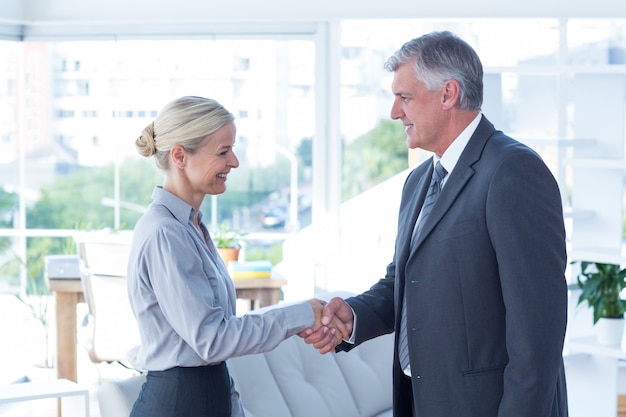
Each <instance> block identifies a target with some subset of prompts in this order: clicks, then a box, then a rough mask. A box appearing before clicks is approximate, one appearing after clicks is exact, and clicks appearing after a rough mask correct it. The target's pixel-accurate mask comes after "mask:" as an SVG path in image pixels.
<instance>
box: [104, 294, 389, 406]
mask: <svg viewBox="0 0 626 417" xmlns="http://www.w3.org/2000/svg"><path fill="white" fill-rule="evenodd" d="M324 298H325V297H324ZM392 360H393V335H385V336H382V337H379V338H376V339H373V340H370V341H368V342H366V343H364V344H362V345H361V346H358V347H357V348H355V349H353V350H352V351H350V352H349V353H346V352H340V353H329V354H326V355H321V354H320V353H319V352H318V351H317V350H315V349H314V348H313V347H312V346H310V345H307V344H306V343H304V341H303V340H302V339H301V338H300V337H298V336H294V337H291V338H289V339H287V340H285V341H284V342H283V343H281V344H280V345H279V346H278V347H277V348H276V349H275V350H273V351H271V352H267V353H263V354H257V355H249V356H243V357H240V358H234V359H231V360H229V361H228V367H229V370H230V374H231V376H232V377H233V379H234V380H235V383H236V385H237V389H238V390H239V392H240V394H241V400H242V402H243V405H244V408H245V410H246V416H247V417H319V416H326V417H387V416H391V415H392V412H391V409H392V381H391V372H392ZM143 381H144V377H143V376H142V375H138V376H134V377H131V378H128V379H122V380H107V381H104V382H103V383H102V385H101V386H100V388H99V391H98V402H99V407H100V413H101V417H124V416H128V415H129V414H130V410H131V407H132V405H133V403H134V401H135V399H136V398H137V395H138V394H139V390H140V388H141V384H142V383H143Z"/></svg>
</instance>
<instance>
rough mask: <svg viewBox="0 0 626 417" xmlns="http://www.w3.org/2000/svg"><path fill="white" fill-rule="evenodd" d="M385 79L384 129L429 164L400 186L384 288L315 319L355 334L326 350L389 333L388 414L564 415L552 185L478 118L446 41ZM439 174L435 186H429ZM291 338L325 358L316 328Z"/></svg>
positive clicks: (461, 60)
mask: <svg viewBox="0 0 626 417" xmlns="http://www.w3.org/2000/svg"><path fill="white" fill-rule="evenodd" d="M386 68H387V69H389V70H390V71H393V72H394V79H393V83H392V91H393V94H394V96H395V99H394V103H393V107H392V109H391V117H392V119H394V120H400V121H402V123H403V124H404V126H405V127H406V136H407V143H408V146H409V148H421V149H424V150H426V151H431V152H433V154H434V155H433V157H432V158H430V159H429V160H427V161H425V162H424V163H422V164H421V165H419V166H418V167H417V168H415V169H414V170H413V171H412V172H411V174H410V175H409V176H408V178H407V180H406V183H405V186H404V189H403V191H402V201H401V204H400V212H399V217H398V232H397V237H396V246H395V255H394V258H393V261H392V262H391V263H390V264H389V265H388V267H387V273H386V275H385V277H384V278H382V279H381V280H380V281H379V282H378V283H377V284H375V285H374V286H373V287H372V288H371V289H370V290H368V291H366V292H365V293H363V294H361V295H358V296H356V297H352V298H348V299H347V300H345V301H344V300H342V299H340V298H335V299H332V300H331V301H330V302H329V303H328V304H327V305H326V307H325V308H324V319H323V320H326V321H329V320H330V319H331V318H333V317H338V318H339V319H341V320H342V321H343V322H344V323H346V325H347V326H348V327H349V328H351V329H352V326H354V327H353V332H352V335H351V339H350V340H349V341H347V342H343V343H342V344H340V345H339V346H338V347H337V350H345V351H348V350H350V349H351V348H352V347H354V346H356V345H358V344H360V343H363V342H364V341H366V340H368V339H371V338H374V337H376V336H379V335H382V334H386V333H390V332H392V331H394V330H397V331H396V337H395V346H396V349H395V355H394V369H393V381H394V399H393V407H394V416H396V417H407V416H419V417H457V416H458V417H496V416H498V417H505V416H506V417H514V416H519V417H531V416H532V417H535V416H536V417H539V416H550V417H557V416H558V417H563V416H567V414H568V411H567V396H566V395H567V394H566V387H565V375H564V368H563V360H562V348H563V339H564V336H565V327H566V321H567V288H566V282H565V278H564V271H565V266H566V249H565V232H564V226H563V215H562V207H561V199H560V194H559V189H558V185H557V184H556V181H555V179H554V177H553V176H552V174H551V173H550V171H549V169H548V168H547V167H546V165H545V164H544V163H543V162H542V160H541V159H540V157H539V156H538V155H537V154H536V153H535V152H534V151H532V150H531V149H529V148H528V147H526V146H524V145H522V144H520V143H518V142H516V141H515V140H513V139H511V138H509V137H507V136H506V135H505V134H503V133H502V132H500V131H497V130H495V129H494V126H493V125H492V124H491V123H490V122H489V121H488V120H487V119H486V118H485V117H484V116H483V115H482V113H481V110H480V108H481V105H482V97H483V84H482V76H483V70H482V65H481V62H480V59H479V58H478V56H477V54H476V53H475V51H474V50H473V49H472V48H471V47H470V46H469V45H468V44H467V43H466V42H464V41H463V40H461V39H459V38H458V37H457V36H455V35H453V34H452V33H450V32H435V33H430V34H427V35H424V36H422V37H420V38H417V39H414V40H412V41H410V42H407V43H406V44H405V45H404V46H403V47H402V48H401V49H400V50H398V51H397V52H396V53H395V54H394V55H393V56H392V57H391V58H390V59H389V60H388V62H387V63H386ZM437 165H441V166H442V167H443V168H444V169H443V170H442V169H441V168H440V167H437V169H436V170H437V172H438V173H439V174H440V175H441V176H442V179H441V178H437V179H436V181H434V182H433V185H430V182H431V177H432V176H433V171H434V170H435V167H436V166H437ZM429 187H432V188H430V189H429ZM427 189H429V190H427ZM433 190H434V191H433ZM427 194H428V196H427ZM433 195H434V196H437V197H436V199H435V197H433ZM425 200H426V203H425ZM433 200H434V201H435V202H434V203H433ZM427 206H428V208H427ZM416 225H418V226H419V228H418V229H416ZM414 229H416V230H414ZM403 312H404V313H406V315H405V318H406V319H403ZM405 322H406V323H405ZM300 335H301V336H303V337H305V340H306V341H307V343H311V344H313V345H314V346H315V347H316V348H322V350H321V351H322V352H324V351H325V350H327V347H328V339H329V337H328V336H326V335H324V334H323V333H322V332H321V331H318V332H316V333H313V332H312V331H311V330H309V331H304V332H302V333H301V334H300ZM403 335H406V337H404V336H403ZM403 340H406V342H403ZM404 346H407V347H408V358H406V359H405V358H404V355H403V353H402V352H403V347H404ZM401 361H404V362H405V363H403V364H402V365H401Z"/></svg>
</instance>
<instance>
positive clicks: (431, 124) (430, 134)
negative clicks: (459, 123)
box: [391, 61, 445, 152]
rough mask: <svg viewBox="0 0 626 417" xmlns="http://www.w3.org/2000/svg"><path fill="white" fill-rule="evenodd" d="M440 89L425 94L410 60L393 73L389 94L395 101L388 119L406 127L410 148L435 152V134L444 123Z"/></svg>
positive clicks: (424, 88)
mask: <svg viewBox="0 0 626 417" xmlns="http://www.w3.org/2000/svg"><path fill="white" fill-rule="evenodd" d="M442 90H443V88H437V89H436V90H434V91H428V90H427V89H426V85H425V84H424V83H423V82H421V81H419V80H418V79H417V77H416V75H415V71H414V70H413V61H409V62H407V63H405V64H403V65H401V66H400V67H399V68H398V70H397V71H396V72H395V73H394V77H393V82H392V84H391V91H392V93H393V94H394V97H395V98H394V102H393V106H392V107H391V118H392V119H393V120H400V121H402V124H403V125H404V126H405V133H406V136H407V145H408V147H409V148H410V149H415V148H421V149H424V150H427V151H433V152H434V150H435V149H436V145H437V143H436V142H437V138H438V132H439V130H440V129H441V126H442V124H443V122H444V119H443V118H444V117H445V112H444V109H443V107H442V97H443V92H442Z"/></svg>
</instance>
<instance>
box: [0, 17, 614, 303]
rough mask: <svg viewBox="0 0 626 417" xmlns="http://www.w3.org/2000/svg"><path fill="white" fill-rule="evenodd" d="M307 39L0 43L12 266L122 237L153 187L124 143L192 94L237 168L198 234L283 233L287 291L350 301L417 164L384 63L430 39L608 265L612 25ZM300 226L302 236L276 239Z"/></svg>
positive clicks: (468, 24)
mask: <svg viewBox="0 0 626 417" xmlns="http://www.w3.org/2000/svg"><path fill="white" fill-rule="evenodd" d="M306 27H307V30H308V32H307V34H305V35H303V33H304V32H302V33H298V34H295V32H292V34H289V33H285V34H281V33H280V26H277V27H276V28H273V32H272V34H273V35H271V36H270V35H268V36H266V37H263V36H262V35H261V37H259V36H258V34H256V35H254V36H250V35H246V34H241V35H240V36H236V37H232V36H230V37H228V38H221V37H220V36H217V37H211V38H210V39H209V38H208V37H204V38H203V36H201V35H199V36H197V37H196V38H195V39H193V40H182V39H180V37H176V36H172V37H171V39H169V40H168V39H163V36H161V37H160V38H159V39H152V40H83V41H54V42H41V41H32V40H29V39H28V38H27V39H26V40H25V41H22V42H8V41H2V42H0V54H1V55H2V56H3V60H2V62H1V63H0V178H1V179H2V181H1V186H2V188H1V189H0V240H1V242H2V244H3V247H4V248H7V247H8V248H12V249H14V250H15V251H16V252H17V253H18V254H19V255H20V256H21V257H22V258H24V259H25V258H26V257H27V256H28V254H27V253H26V251H25V250H22V249H21V248H26V247H28V248H29V251H30V249H31V248H37V250H36V253H39V254H41V253H55V251H56V252H61V251H63V250H65V249H64V248H65V245H66V240H67V235H68V231H71V230H73V229H76V228H81V229H100V228H111V229H116V228H127V229H128V228H132V226H133V225H134V223H135V221H136V220H137V218H138V216H139V215H140V214H141V211H142V210H143V208H144V207H145V206H146V205H147V204H148V203H149V202H150V194H151V190H152V187H153V186H154V185H155V184H158V183H160V181H161V174H160V173H159V172H157V170H156V169H155V168H154V167H153V163H152V161H151V160H146V159H142V158H140V157H139V156H138V155H137V154H136V152H135V150H134V146H133V142H134V139H135V137H136V136H137V135H139V133H140V131H141V129H142V128H143V127H144V126H145V125H147V124H148V123H150V121H152V120H153V119H154V117H155V116H156V114H157V113H158V111H159V110H160V109H161V108H162V107H163V105H164V104H165V103H166V102H168V101H169V100H171V99H173V98H175V97H178V96H181V95H185V94H193V95H206V96H209V97H212V98H215V99H217V100H219V101H221V102H222V103H223V104H224V105H225V106H226V107H227V108H229V109H230V110H231V111H232V112H233V114H235V116H236V118H237V128H238V138H237V146H236V152H237V155H238V156H239V157H240V159H241V161H242V164H241V167H240V168H239V169H237V170H235V172H233V173H232V175H231V176H230V177H229V182H228V191H227V192H226V193H225V194H223V195H220V196H218V197H216V198H207V199H206V201H205V205H204V206H203V211H204V213H205V215H206V216H208V218H209V219H210V221H209V222H210V223H219V222H222V221H225V222H227V223H229V224H231V225H232V226H234V227H236V228H239V229H242V230H244V231H245V232H247V233H248V236H249V237H251V238H254V237H261V238H262V239H256V241H257V242H260V243H261V244H262V246H263V247H265V248H268V247H269V246H271V245H270V244H269V243H268V242H269V240H271V239H272V237H271V235H273V236H274V238H275V239H277V240H278V241H279V242H280V241H282V240H283V239H284V238H285V237H287V236H289V238H290V241H291V242H292V244H289V245H286V246H285V253H284V255H285V256H289V257H290V258H291V259H292V261H291V265H292V269H291V270H290V273H293V274H294V279H298V280H301V281H305V282H313V283H314V286H315V288H321V289H329V290H333V289H344V290H345V289H347V290H352V291H359V290H361V289H364V288H366V287H368V286H369V285H371V283H372V282H374V281H375V280H376V279H377V278H378V277H379V276H380V274H382V271H383V270H384V266H385V265H386V263H387V262H388V261H389V260H390V259H391V256H392V251H393V240H394V238H395V224H396V216H397V204H398V203H399V201H398V200H399V197H400V189H401V187H402V183H403V180H404V178H405V176H406V170H407V169H408V168H409V166H410V165H412V164H414V163H417V162H418V161H420V160H423V159H424V158H427V157H428V156H429V155H428V154H427V153H425V152H419V151H418V152H410V153H409V152H408V151H407V149H406V144H405V138H404V133H403V128H402V126H401V123H399V122H397V121H391V120H390V118H389V111H390V107H391V102H392V97H391V94H390V85H391V80H392V74H390V73H388V72H387V71H386V70H385V69H384V67H383V64H384V62H385V61H386V59H387V58H388V57H389V56H390V55H391V54H392V53H393V52H394V51H395V50H396V49H398V48H399V47H400V46H401V45H402V44H403V43H404V42H406V41H408V40H409V39H412V38H414V37H417V36H420V35H421V34H423V33H426V32H429V31H432V30H443V29H447V30H451V31H453V32H455V33H457V34H459V35H460V36H461V37H463V38H464V39H466V40H467V41H468V42H469V43H470V44H471V45H472V46H474V47H475V48H476V50H477V52H478V54H479V55H480V57H481V59H482V61H483V64H484V69H485V100H484V106H483V111H484V113H485V115H486V116H487V117H488V118H489V119H490V120H491V121H492V122H493V123H494V124H495V125H496V127H497V128H499V129H501V130H503V131H505V132H506V133H508V134H510V135H511V136H513V137H515V138H517V139H519V140H520V141H523V142H525V143H527V144H529V145H530V146H531V147H533V148H534V149H536V150H537V151H538V152H539V153H540V154H541V156H542V157H543V158H544V159H545V160H546V162H547V164H548V165H549V167H550V168H551V169H552V171H553V173H554V175H555V176H556V178H557V179H558V181H559V184H560V186H561V190H562V196H563V202H564V205H565V206H566V208H567V216H568V217H567V221H568V237H569V238H570V239H571V240H572V242H573V243H574V249H576V248H577V247H578V249H580V250H582V252H579V253H583V254H587V255H589V254H590V256H593V257H594V259H598V258H602V259H600V260H617V261H621V259H622V258H621V257H620V256H621V254H620V251H621V247H622V240H623V232H622V228H623V224H624V222H623V220H622V219H623V216H624V214H623V213H624V210H623V199H624V192H623V182H624V181H623V180H624V168H623V167H624V162H623V161H624V159H625V158H624V142H625V140H626V138H625V133H624V131H625V130H626V129H625V124H624V115H625V114H626V108H625V105H624V103H625V102H626V100H625V96H626V53H625V52H624V51H626V29H625V28H626V22H625V21H624V20H617V19H564V18H563V19H548V18H546V19H412V20H383V19H377V20H342V21H339V22H332V23H330V22H325V23H324V24H317V25H315V24H313V25H311V24H308V25H306ZM311 28H313V29H311ZM292 29H293V28H292ZM316 31H317V32H316ZM174 32H175V30H174ZM44 38H45V36H44ZM335 138H337V140H335ZM339 155H341V156H339ZM336 161H340V162H337V163H336V164H335V162H336ZM294 168H295V175H294ZM329 172H331V173H332V175H329V174H328V173H329ZM335 174H336V176H333V175H335ZM598 181H599V182H598ZM598 183H599V184H602V186H601V187H600V186H597V185H596V184H598ZM608 186H610V187H611V189H610V191H606V192H603V190H606V187H608ZM294 190H295V191H294ZM292 195H296V198H293V199H292V198H291V196H292ZM315 210H317V212H316V211H315ZM312 211H313V216H311V212H312ZM320 212H323V213H324V215H323V216H319V214H317V215H316V214H315V213H320ZM316 216H317V217H316ZM312 219H313V220H312ZM312 221H314V222H315V224H313V226H319V227H318V228H317V230H316V231H315V233H309V234H307V233H300V237H299V238H298V237H295V236H294V234H289V233H284V232H295V231H302V230H303V229H304V227H305V226H307V225H309V224H310V223H311V222H312ZM322 223H323V224H322ZM311 229H316V228H315V227H313V228H308V229H307V230H308V231H310V230H311ZM331 229H332V230H331ZM335 229H338V230H339V231H338V232H337V233H335V231H334V230H335ZM320 231H321V232H320ZM318 232H319V233H318ZM576 236H578V237H576ZM607 237H608V238H607ZM37 239H40V240H41V241H39V242H37V241H36V240H37ZM43 239H50V240H51V242H44V241H43ZM266 239H267V240H266ZM26 240H28V242H26ZM602 242H610V243H608V244H606V245H604V246H603V244H602ZM585 246H590V247H593V246H600V247H599V249H600V251H594V250H591V249H592V248H589V247H585ZM251 249H252V248H251ZM573 253H576V251H573ZM607 253H610V254H611V255H610V256H609V255H607V256H605V255H606V254H607ZM614 255H615V256H614ZM278 258H279V259H283V254H282V253H281V254H280V255H279V257H278ZM6 259H8V255H7V252H6V250H5V251H4V252H2V253H1V254H0V261H5V260H6ZM283 260H285V259H283ZM7 270H10V271H14V269H13V268H9V269H3V270H0V276H1V277H0V282H7V279H5V277H6V276H7V274H9V275H11V274H13V272H11V273H8V272H6V271H7ZM290 278H291V277H290ZM12 282H13V281H12ZM293 282H295V281H292V283H293ZM15 285H18V284H16V283H15V282H13V284H12V286H13V287H14V286H15ZM309 288H313V285H312V286H310V287H309ZM0 289H1V288H0ZM302 294H305V293H302Z"/></svg>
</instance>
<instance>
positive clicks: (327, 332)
mask: <svg viewBox="0 0 626 417" xmlns="http://www.w3.org/2000/svg"><path fill="white" fill-rule="evenodd" d="M308 302H309V304H311V306H312V307H313V313H314V315H315V323H314V324H313V326H312V327H310V328H308V329H305V330H303V331H301V332H300V333H298V336H300V337H301V338H303V339H304V341H305V342H306V343H308V344H310V345H313V347H314V348H315V349H318V350H319V352H320V353H321V354H325V353H328V352H331V351H334V350H335V347H336V346H337V345H338V344H340V343H341V342H342V341H343V340H348V339H350V335H351V334H352V330H353V327H354V314H353V312H352V308H351V307H350V306H349V305H348V304H347V303H346V302H345V301H344V300H343V299H342V298H340V297H335V298H333V299H331V300H330V301H329V302H328V303H327V302H326V301H322V300H318V299H315V298H314V299H311V300H309V301H308Z"/></svg>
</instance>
